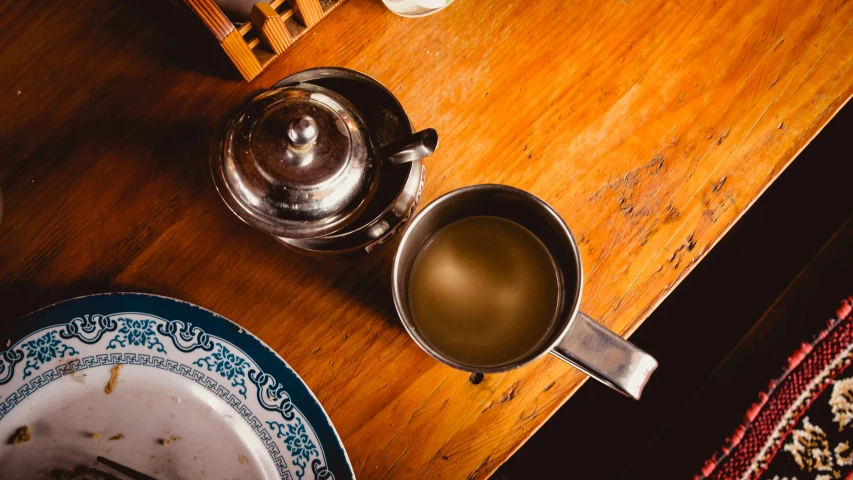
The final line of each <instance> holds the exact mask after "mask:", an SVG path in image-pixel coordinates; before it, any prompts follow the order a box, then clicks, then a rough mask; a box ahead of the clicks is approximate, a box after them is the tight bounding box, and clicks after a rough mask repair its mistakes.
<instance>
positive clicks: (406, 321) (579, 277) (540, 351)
mask: <svg viewBox="0 0 853 480" xmlns="http://www.w3.org/2000/svg"><path fill="white" fill-rule="evenodd" d="M476 190H490V191H495V192H504V193H510V194H512V195H519V196H522V197H525V198H526V199H527V200H531V201H532V202H533V203H534V204H537V205H539V207H540V208H542V210H543V211H545V212H547V213H548V215H549V216H550V217H551V218H553V220H554V225H557V226H559V230H560V233H563V234H565V236H566V238H567V239H568V243H569V245H571V247H572V255H573V256H574V260H575V264H576V265H577V269H576V282H577V288H575V295H574V299H573V303H572V306H571V308H570V309H569V311H568V312H566V313H563V316H567V317H568V321H567V322H566V324H565V325H564V326H563V327H562V328H560V329H559V330H558V331H557V332H555V335H554V339H553V340H552V341H551V342H550V343H543V344H541V345H539V346H538V347H537V349H536V350H534V353H531V354H530V355H529V357H527V358H523V359H521V360H518V361H515V362H513V363H510V364H507V365H500V366H497V367H472V366H470V365H466V364H464V363H460V362H457V361H455V360H453V359H452V358H449V357H447V356H445V355H444V354H442V353H441V352H439V351H437V350H436V349H434V348H432V346H431V345H430V344H429V343H427V342H426V341H425V340H424V339H423V338H422V337H421V335H420V334H419V333H418V332H417V331H416V330H415V328H414V326H413V325H412V323H414V322H413V320H412V319H410V318H408V316H406V315H405V314H404V308H403V305H402V300H401V299H400V292H399V290H398V288H397V284H398V282H399V281H401V279H400V278H399V276H400V262H401V259H400V257H401V255H400V254H401V252H402V251H403V249H404V248H405V245H406V243H407V241H408V240H409V236H410V234H411V233H412V232H413V231H414V230H415V227H416V226H417V225H418V223H420V222H421V221H422V220H423V219H424V218H426V217H427V216H429V214H430V212H432V211H433V210H435V209H436V208H438V207H439V206H440V205H441V204H443V203H445V202H448V201H451V200H453V198H455V197H457V196H459V195H463V194H465V193H468V192H471V191H476ZM496 216H499V215H496ZM435 233H436V232H433V233H432V234H433V235H434V234H435ZM416 258H417V256H416ZM560 273H561V274H562V275H565V272H560ZM405 281H406V282H408V281H409V280H408V278H407V279H405ZM391 290H392V296H393V297H394V308H395V309H396V311H397V316H398V317H399V318H400V321H401V323H402V324H403V327H404V328H405V329H406V332H407V333H408V334H409V337H411V338H412V339H413V340H414V341H415V343H417V344H418V346H419V347H421V349H422V350H424V351H425V352H427V353H428V354H429V355H430V356H431V357H433V358H435V359H436V360H438V361H440V362H442V363H444V364H445V365H449V366H451V367H453V368H456V369H458V370H463V371H466V372H475V373H500V372H506V371H509V370H514V369H516V368H519V367H522V366H524V365H527V364H528V363H531V362H533V361H534V360H537V359H539V358H541V357H543V356H544V355H545V354H547V353H550V352H551V351H552V350H553V349H554V347H556V346H557V344H559V343H560V340H562V339H563V337H564V336H565V335H566V333H567V332H568V331H569V329H570V328H571V326H572V324H573V323H574V322H575V319H576V318H577V315H578V311H579V310H580V304H581V296H582V293H583V263H581V257H580V252H579V250H578V243H577V241H576V240H575V237H574V235H572V232H571V230H569V226H568V225H566V222H565V220H563V218H562V217H561V216H560V214H559V213H557V211H556V210H554V208H553V207H551V206H550V205H548V204H547V203H546V202H545V201H544V200H542V199H541V198H539V197H537V196H536V195H534V194H532V193H530V192H527V191H525V190H521V189H519V188H516V187H511V186H509V185H500V184H491V183H487V184H480V185H471V186H468V187H462V188H459V189H456V190H452V191H450V192H448V193H445V194H444V195H442V196H440V197H438V198H436V199H435V200H433V201H432V202H430V204H429V205H427V206H426V207H425V208H424V209H423V210H422V211H421V212H420V213H418V214H417V215H415V218H413V219H412V221H411V222H410V223H409V225H408V227H407V228H406V231H405V232H404V233H403V236H402V237H401V238H400V243H399V245H397V251H396V252H395V254H394V265H393V267H392V271H391ZM564 301H568V299H565V300H564Z"/></svg>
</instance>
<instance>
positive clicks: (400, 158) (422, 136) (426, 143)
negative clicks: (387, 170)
mask: <svg viewBox="0 0 853 480" xmlns="http://www.w3.org/2000/svg"><path fill="white" fill-rule="evenodd" d="M436 147H438V133H436V131H435V129H433V128H427V129H426V130H421V131H420V132H417V133H413V134H411V135H409V136H408V137H405V138H403V139H401V140H397V141H396V142H392V143H389V144H388V145H385V146H384V147H382V148H381V149H379V154H380V155H381V156H382V158H383V159H385V161H388V162H391V163H393V164H395V165H399V164H401V163H408V162H414V161H415V160H420V159H422V158H424V157H428V156H430V155H431V154H432V152H434V151H435V149H436Z"/></svg>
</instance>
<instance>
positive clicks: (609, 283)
mask: <svg viewBox="0 0 853 480" xmlns="http://www.w3.org/2000/svg"><path fill="white" fill-rule="evenodd" d="M0 12H1V14H0V45H3V47H2V50H0V65H2V72H3V75H2V77H0V105H2V109H0V145H2V149H0V186H1V187H2V189H3V194H4V196H5V201H6V212H5V215H4V218H3V223H2V226H0V286H2V287H0V289H2V305H3V310H4V311H3V313H4V315H5V316H6V318H5V321H7V322H8V321H12V319H13V318H16V317H17V316H19V315H21V314H23V313H26V312H27V311H29V310H32V309H35V308H37V307H39V306H42V305H44V304H47V303H50V302H54V301H58V300H62V299H64V298H67V297H71V296H75V295H81V294H88V293H96V292H101V291H115V290H120V291H145V292H153V293H158V294H163V295H169V296H173V297H177V298H181V299H184V300H188V301H190V302H194V303H196V304H199V305H202V306H204V307H207V308H210V309H213V310H215V311H217V312H219V313H221V314H223V315H225V316H227V317H229V318H231V319H233V320H235V321H236V322H238V323H240V324H241V325H243V326H244V327H245V328H247V329H249V330H251V331H252V332H254V333H255V334H257V335H258V336H259V337H260V338H262V339H263V340H264V341H266V342H267V343H268V344H270V345H271V346H272V347H273V348H275V349H276V350H277V351H278V352H280V353H281V355H282V356H283V357H284V358H285V359H286V360H287V361H288V362H289V363H290V364H291V365H292V366H293V367H294V368H295V369H296V370H297V371H298V372H299V373H300V375H302V377H303V378H304V379H305V380H306V381H307V383H308V385H309V386H310V387H311V388H312V389H313V390H314V392H315V393H316V394H317V396H318V397H319V398H320V400H321V401H322V402H323V405H324V406H325V408H326V410H327V411H328V412H329V414H330V415H331V417H332V420H333V421H334V424H335V426H336V427H337V429H338V432H340V434H341V436H342V438H343V439H344V443H345V444H346V447H347V449H348V451H349V455H350V457H351V459H352V462H353V465H354V468H355V470H356V472H357V474H358V475H359V476H360V477H361V478H389V479H398V478H424V479H429V478H438V477H441V478H450V479H457V478H470V479H475V478H484V477H487V476H488V475H489V474H490V473H491V472H492V471H494V469H495V468H496V467H497V466H498V465H499V464H500V463H501V462H502V461H504V460H505V459H506V458H507V457H508V456H509V455H510V454H511V453H512V452H513V451H514V450H515V449H516V448H518V447H519V445H521V444H522V443H523V442H524V440H525V439H526V438H527V437H528V436H530V435H531V434H532V433H533V432H534V431H535V430H536V429H537V427H539V426H540V425H542V423H543V422H545V421H546V420H547V419H548V417H549V416H550V415H551V414H552V413H553V412H554V410H556V409H557V408H559V406H560V405H562V404H563V402H565V401H566V399H568V398H569V397H570V396H571V394H572V392H574V391H575V390H576V389H577V388H578V387H579V386H580V385H581V384H582V383H583V381H584V379H585V376H584V375H582V374H581V373H579V372H578V371H576V370H574V369H572V368H571V367H569V366H567V365H566V364H563V363H562V362H560V361H559V360H557V359H555V358H550V357H546V358H543V359H541V360H539V361H537V362H534V363H533V364H531V365H529V366H527V367H525V368H522V369H520V370H517V371H514V372H511V373H507V374H500V375H489V376H487V377H486V379H485V380H484V381H483V382H482V383H481V384H479V385H473V384H471V383H470V382H469V381H468V375H467V374H465V373H462V372H457V371H453V370H451V369H449V368H447V367H445V366H443V365H441V364H439V363H437V362H436V361H434V360H433V359H432V358H430V357H428V356H427V355H426V354H424V353H423V352H421V351H420V350H419V349H418V347H417V346H416V345H415V344H414V343H413V342H412V341H411V340H410V339H409V338H408V336H407V335H406V333H405V332H404V331H403V329H402V327H401V326H400V324H399V323H398V321H397V320H396V316H395V312H394V308H393V306H392V302H391V295H390V264H391V259H392V256H393V253H394V247H393V246H386V247H384V248H383V249H381V250H380V251H379V252H377V253H373V254H371V255H370V256H367V257H363V258H359V259H354V260H346V261H319V260H314V259H309V258H304V257H300V256H298V255H296V254H294V253H291V252H290V251H288V250H286V249H284V248H282V247H281V246H280V245H278V244H277V243H276V242H275V241H274V240H273V239H272V238H270V237H269V236H266V235H264V234H262V233H260V232H258V231H255V230H253V229H251V228H249V227H247V226H246V225H244V224H242V223H240V221H239V220H237V218H236V217H234V216H233V215H232V214H231V213H230V212H229V211H228V210H227V209H226V208H225V206H224V205H223V204H222V202H221V201H220V199H219V198H218V196H217V194H216V191H215V189H214V187H213V183H212V181H211V178H210V174H209V170H208V145H209V142H210V140H211V137H212V135H213V133H212V131H213V129H214V127H215V126H216V125H217V123H218V122H219V120H220V118H221V117H222V115H223V112H224V111H225V110H226V108H228V107H230V106H231V105H233V104H234V103H235V102H237V101H238V100H240V99H242V98H244V97H245V96H246V95H247V94H248V93H249V92H250V91H252V90H255V89H258V88H263V87H266V86H269V85H271V84H272V83H273V82H274V81H276V80H278V79H279V78H281V77H284V76H285V75H287V74H290V73H293V72H295V71H298V70H302V69H305V68H309V67H315V66H322V65H338V66H345V67H349V68H354V69H357V70H361V71H363V72H366V73H368V74H369V75H372V76H374V77H375V78H377V79H379V80H380V81H382V82H383V83H385V84H386V85H387V86H388V87H389V88H391V89H392V90H393V92H394V93H395V94H396V95H398V97H399V98H400V100H401V101H402V103H403V105H405V106H406V107H407V109H408V112H409V114H410V117H411V118H412V119H413V121H414V122H415V124H416V125H417V126H421V127H424V126H431V127H435V128H436V129H437V130H438V131H439V133H440V135H441V137H442V144H441V146H440V147H439V150H438V152H437V153H436V155H435V156H434V157H431V158H430V159H429V162H428V163H429V165H428V171H427V175H428V178H427V184H426V190H425V193H424V202H428V201H430V200H432V199H434V198H435V197H437V196H438V195H440V194H442V193H445V192H447V191H449V190H451V189H454V188H457V187H461V186H464V185H470V184H475V183H483V182H496V183H506V184H510V185H514V186H517V187H520V188H523V189H526V190H529V191H531V192H533V193H535V194H536V195H538V196H540V197H541V198H543V199H545V200H546V201H548V202H550V203H551V204H552V205H553V206H554V207H555V208H556V209H557V210H558V211H559V212H560V213H561V214H562V215H563V217H564V218H565V219H566V221H567V222H568V224H569V225H570V226H571V228H572V229H573V230H574V232H575V234H576V235H577V237H578V238H579V239H580V243H581V250H582V255H583V262H584V268H585V270H586V272H587V279H586V284H585V292H584V299H583V303H582V309H583V310H584V311H585V312H587V313H589V314H591V315H594V316H597V318H599V319H600V320H601V321H602V322H603V323H604V324H606V325H607V326H608V327H610V328H611V329H614V330H615V331H617V332H620V333H621V334H623V335H628V334H630V333H631V332H632V331H633V330H634V329H636V328H637V327H638V326H639V325H640V323H641V322H642V321H643V319H644V318H645V317H646V316H647V315H648V314H649V312H650V311H651V310H652V309H653V308H655V306H656V305H657V304H658V303H660V302H661V300H662V299H663V298H664V297H665V296H666V295H667V293H668V292H669V291H670V290H671V289H672V288H674V287H675V285H677V284H678V282H679V281H680V280H681V279H682V278H683V277H684V276H685V275H686V274H687V273H688V272H689V271H690V270H691V268H692V267H693V266H694V265H695V264H696V262H697V261H699V260H700V259H701V258H702V257H703V256H704V255H705V254H706V253H707V252H708V250H709V249H710V248H711V247H712V246H713V245H714V243H715V242H716V241H717V240H719V239H720V237H721V236H722V235H723V234H724V233H725V232H726V230H727V229H728V228H729V227H730V226H731V225H732V223H733V222H734V221H735V220H736V219H737V218H738V216H739V215H740V214H741V213H743V211H744V210H745V209H746V208H748V207H749V205H750V204H751V203H752V202H753V201H755V199H756V198H757V197H758V196H759V195H760V194H761V192H762V191H763V190H764V189H765V188H766V187H767V185H768V184H769V183H770V182H771V181H772V180H773V179H774V177H776V176H777V175H778V174H779V172H780V171H781V170H783V169H784V168H785V166H786V165H787V164H788V163H789V162H790V161H791V160H792V159H793V158H794V156H795V155H796V154H797V152H798V151H799V150H800V149H801V148H803V146H804V145H805V144H806V143H808V141H809V139H811V138H812V137H813V136H814V135H815V134H816V133H817V132H818V131H819V130H820V128H821V127H822V126H823V125H824V124H825V123H826V122H827V121H828V120H829V119H830V118H831V117H832V116H833V114H834V113H835V112H836V111H837V110H838V109H839V108H840V106H841V105H842V104H844V102H845V101H846V100H847V99H848V98H849V97H850V96H851V94H853V71H851V69H852V68H853V28H851V22H853V2H850V1H835V0H799V1H793V0H783V1H777V0H752V1H738V2H736V1H733V0H717V1H716V2H712V1H691V0H676V1H668V0H650V1H634V0H623V1H613V2H598V1H580V2H546V1H540V2H521V1H515V2H491V1H475V0H457V1H456V2H455V3H454V4H453V5H451V6H450V7H449V8H448V9H447V10H446V11H444V12H442V13H440V14H438V15H435V16H432V17H429V18H425V19H420V20H409V19H403V18H399V17H396V16H395V15H393V14H391V13H390V12H388V11H386V10H385V8H384V6H383V5H382V4H381V3H380V2H379V1H377V0H351V1H349V2H348V3H346V4H345V5H343V6H342V7H341V8H339V9H338V10H336V11H335V12H333V13H332V14H331V15H330V16H329V17H328V18H327V19H326V20H324V21H323V22H322V23H321V24H320V25H319V26H318V27H317V28H316V29H315V35H311V36H310V37H309V38H306V39H304V40H302V41H300V42H299V43H298V44H297V45H296V46H294V47H293V48H292V49H291V50H290V51H289V53H287V54H286V55H285V56H284V57H283V58H281V59H280V60H279V61H277V63H276V64H275V65H273V66H272V67H271V68H270V69H268V70H267V71H266V72H264V73H263V74H262V75H261V76H260V77H258V78H257V79H256V80H255V81H254V82H252V83H251V84H247V83H244V82H243V81H241V80H239V79H238V77H237V75H236V73H235V72H234V71H233V67H230V66H229V65H228V63H227V61H226V60H224V59H223V58H222V57H221V56H220V55H221V54H220V52H217V51H216V49H215V46H214V47H210V48H208V45H207V44H206V43H204V40H205V39H206V37H205V36H204V35H202V34H199V33H196V32H190V33H183V31H184V30H185V28H184V27H185V26H186V23H185V20H184V19H183V18H181V17H180V16H178V15H177V14H176V12H175V10H174V9H173V7H172V6H171V5H170V4H169V3H168V2H166V1H165V0H164V1H160V2H155V1H147V0H137V1H127V0H101V1H97V2H34V1H30V2H28V1H17V2H8V5H5V6H3V7H2V8H0ZM733 274H737V272H733ZM719 301H724V300H719ZM689 322H690V320H689V319H685V326H684V328H705V327H707V326H704V325H691V324H690V323H689ZM674 338H675V337H674ZM651 353H652V354H654V352H651ZM665 370H666V365H663V366H661V372H662V373H663V372H664V371H665ZM629 401H630V400H628V399H625V402H629Z"/></svg>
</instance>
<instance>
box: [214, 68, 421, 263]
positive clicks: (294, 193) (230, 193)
mask: <svg viewBox="0 0 853 480" xmlns="http://www.w3.org/2000/svg"><path fill="white" fill-rule="evenodd" d="M300 77H301V78H300ZM288 80H290V81H288ZM312 80H313V81H312ZM323 83H326V84H329V85H330V86H332V87H334V89H333V88H327V87H326V86H323V85H322V84H323ZM348 83H350V84H352V85H348ZM348 87H349V88H348ZM353 87H354V88H353ZM359 88H361V90H362V91H359ZM367 92H369V93H370V94H369V95H365V93H367ZM389 97H390V99H392V100H393V101H392V102H390V103H391V105H388V104H389ZM371 99H372V100H374V102H370V100H371ZM350 100H352V102H351V101H350ZM366 100H367V102H366ZM375 100H379V101H375ZM356 103H357V104H358V106H356ZM382 103H385V104H386V105H384V106H383V105H381V104H382ZM389 106H390V107H391V108H390V109H389V108H388V107H389ZM395 106H396V107H397V108H396V109H395V108H393V107H395ZM383 107H384V108H383ZM374 108H379V109H381V110H384V111H383V112H382V113H386V114H385V115H376V113H375V112H371V111H370V109H374ZM362 110H364V112H363V111H362ZM394 110H398V112H396V113H397V115H390V116H389V115H387V111H390V112H393V111H394ZM401 115H402V116H403V117H404V120H405V123H408V119H407V118H405V113H404V112H403V111H402V107H400V106H399V102H397V101H396V99H394V98H393V95H391V94H390V92H388V91H387V89H385V88H384V87H382V86H381V84H379V83H378V82H376V81H375V80H373V79H371V78H370V77H367V76H366V75H363V74H360V73H358V72H354V71H352V70H346V69H313V70H307V71H305V72H300V73H298V74H295V75H293V76H291V77H288V78H286V79H284V80H282V81H281V82H279V83H278V84H276V85H275V86H274V87H273V88H271V89H269V90H267V91H264V92H261V93H259V94H256V95H253V96H252V97H250V98H249V99H247V100H246V101H245V102H244V103H243V104H241V105H240V106H239V107H238V108H236V109H234V110H232V113H231V115H230V116H229V117H228V118H227V119H226V122H225V128H224V134H223V135H222V136H221V137H220V138H218V139H217V140H216V141H215V142H214V145H213V151H212V155H211V170H212V173H213V177H214V181H215V183H216V187H217V190H218V191H219V194H220V196H221V197H222V199H223V201H225V203H226V205H228V207H229V208H230V209H231V211H232V212H234V214H235V215H237V216H238V217H239V218H240V219H241V220H243V221H244V222H246V223H248V224H249V225H251V226H253V227H255V228H258V229H259V230H262V231H264V232H267V233H270V234H271V235H273V236H275V237H276V238H277V239H278V240H279V241H280V242H282V243H283V244H285V245H286V246H288V247H290V248H294V249H296V250H299V251H302V252H304V253H312V254H316V255H332V256H339V255H342V254H348V253H355V252H359V251H363V252H369V251H371V250H372V249H373V248H375V246H376V243H377V242H380V243H384V242H385V241H387V240H388V239H389V238H387V237H388V236H389V234H390V236H393V235H394V234H396V232H397V231H399V229H400V227H401V226H402V223H404V222H405V221H406V220H407V217H408V216H410V214H411V211H412V210H414V206H415V205H416V204H417V201H418V200H419V197H420V195H419V194H420V191H421V190H422V188H423V187H422V184H423V171H422V170H423V167H422V165H421V159H422V158H424V157H426V156H428V155H430V154H431V153H432V152H433V151H434V150H435V148H436V146H437V144H438V136H437V134H436V132H435V130H433V129H426V130H423V131H421V132H417V133H411V126H410V125H406V130H408V132H409V133H408V134H406V133H405V131H401V129H400V128H394V130H395V132H394V135H393V138H389V135H388V131H389V125H386V124H389V123H390V124H392V127H393V126H398V127H399V124H400V123H401V122H400V118H399V117H400V116H401ZM395 117H396V118H395ZM401 133H402V134H401ZM415 170H417V173H416V175H414V176H415V177H420V178H418V179H417V180H418V182H417V185H412V183H413V182H411V180H412V178H411V177H412V176H413V175H412V173H413V172H415ZM401 174H406V175H401ZM401 179H405V181H404V182H403V185H400V183H401V181H400V180H401ZM400 187H402V188H400ZM413 187H414V188H416V189H417V191H416V192H414V194H413V192H412V190H413ZM398 189H399V190H400V191H399V192H398V191H397V190H398ZM406 190H408V192H406ZM377 191H381V193H380V194H379V195H377ZM389 192H390V193H391V195H389ZM404 193H405V195H404ZM395 194H396V195H395ZM401 196H402V197H404V198H403V200H404V203H409V205H399V203H400V202H399V200H400V197H401ZM391 197H393V198H391ZM395 204H397V205H396V208H394V207H395ZM400 207H404V208H400ZM405 207H408V208H405ZM403 210H408V211H407V212H406V214H405V215H403V216H402V217H399V218H397V219H396V222H395V218H393V217H397V215H391V217H392V218H390V219H389V218H387V217H388V216H389V215H388V213H392V211H393V212H396V213H398V214H400V213H403ZM365 217H368V218H365ZM388 220H391V221H390V222H389V221H388ZM395 223H396V224H395ZM352 227H356V228H352ZM364 227H369V228H367V229H365V228H364Z"/></svg>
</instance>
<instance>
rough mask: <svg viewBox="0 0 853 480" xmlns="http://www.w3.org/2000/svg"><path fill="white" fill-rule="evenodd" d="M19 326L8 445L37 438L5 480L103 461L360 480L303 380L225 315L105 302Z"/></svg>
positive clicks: (123, 298) (33, 317)
mask: <svg viewBox="0 0 853 480" xmlns="http://www.w3.org/2000/svg"><path fill="white" fill-rule="evenodd" d="M7 325H9V326H8V328H6V332H5V333H4V334H0V335H4V336H3V337H2V338H0V350H5V351H3V352H2V353H0V435H3V436H4V437H3V440H6V439H11V438H12V437H13V436H14V434H15V432H16V430H17V429H19V428H20V427H23V426H28V427H30V431H31V432H32V435H31V438H30V440H29V441H26V442H23V443H20V444H18V445H14V444H10V443H7V442H4V443H3V444H2V445H0V472H3V474H2V476H3V478H47V474H48V473H49V472H50V471H52V470H54V469H70V468H74V467H77V466H80V465H89V464H91V463H92V461H93V460H94V459H95V457H96V456H98V455H102V456H104V457H107V458H109V459H111V460H114V461H117V462H119V463H122V464H125V465H127V466H129V467H131V468H134V469H137V470H139V471H141V472H143V473H146V474H148V475H151V476H153V477H155V478H157V479H198V478H205V479H206V478H211V479H264V480H268V479H274V478H282V479H288V480H312V479H319V480H331V479H337V480H344V479H349V478H353V477H354V474H353V471H352V467H351V465H350V463H349V459H348V458H347V455H346V452H345V451H344V447H343V445H342V443H341V440H340V438H339V437H338V435H337V433H336V432H335V429H334V427H333V426H332V423H331V421H330V420H329V417H328V416H327V415H326V413H325V412H324V411H323V408H322V407H321V406H320V403H319V402H318V401H317V399H316V398H315V397H314V395H313V394H312V393H311V391H310V390H309V389H308V387H307V386H306V385H305V383H304V382H303V381H302V380H301V379H300V378H299V376H298V375H297V374H296V372H294V371H293V369H291V368H290V367H289V366H288V365H287V363H285V362H284V360H282V358H281V357H279V356H278V355H277V354H276V353H275V352H274V351H272V350H271V349H270V348H269V347H267V346H266V345H265V344H264V343H263V342H261V341H260V340H258V338H257V337H255V336H254V335H252V334H250V333H248V332H246V331H244V330H243V329H242V328H240V327H239V326H238V325H236V324H234V323H232V322H230V321H229V320H227V319H225V318H223V317H220V316H219V315H216V314H215V313H213V312H210V311H208V310H205V309H203V308H200V307H197V306H195V305H191V304H189V303H185V302H181V301H178V300H173V299H170V298H165V297H158V296H153V295H143V294H104V295H93V296H89V297H81V298H76V299H73V300H68V301H66V302H62V303H57V304H55V305H52V306H50V307H47V308H44V309H42V310H39V311H37V312H35V313H32V314H30V315H28V316H26V317H24V318H23V319H22V320H21V321H19V322H7ZM116 365H120V367H119V369H118V371H117V378H116V380H115V381H114V382H113V388H112V392H111V393H110V394H107V393H106V389H107V385H108V384H109V383H110V379H111V376H112V373H113V369H114V367H115V366H116ZM94 437H97V438H94Z"/></svg>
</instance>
